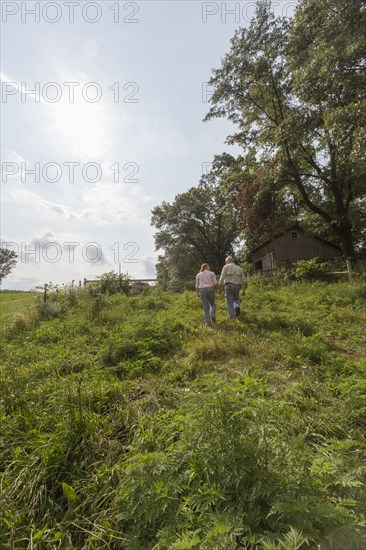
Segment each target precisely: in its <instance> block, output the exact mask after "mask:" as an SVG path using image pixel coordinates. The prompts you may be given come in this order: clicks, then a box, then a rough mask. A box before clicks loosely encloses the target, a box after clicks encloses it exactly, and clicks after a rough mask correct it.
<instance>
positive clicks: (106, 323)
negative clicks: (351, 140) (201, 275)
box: [0, 281, 366, 550]
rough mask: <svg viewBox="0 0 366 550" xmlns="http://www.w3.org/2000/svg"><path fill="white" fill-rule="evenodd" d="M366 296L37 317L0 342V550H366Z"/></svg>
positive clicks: (74, 304) (162, 300)
mask: <svg viewBox="0 0 366 550" xmlns="http://www.w3.org/2000/svg"><path fill="white" fill-rule="evenodd" d="M365 297H366V293H365V288H364V286H363V285H362V284H361V283H357V282H355V283H337V284H326V283H301V284H300V283H291V284H288V285H286V286H281V285H279V284H278V282H276V281H275V282H274V284H273V285H272V286H271V284H270V283H266V284H265V286H261V283H260V282H259V283H256V282H255V281H253V283H252V284H251V285H250V286H249V289H248V296H247V298H246V300H245V301H244V303H243V308H242V310H243V311H242V314H241V317H240V319H239V320H238V321H236V322H234V323H232V322H229V321H228V320H227V319H226V317H227V315H226V311H225V304H224V298H223V296H221V295H220V296H219V297H218V314H217V321H218V322H217V326H216V327H215V329H214V330H213V331H207V330H206V329H205V327H204V323H203V318H202V311H201V307H200V303H199V302H198V301H197V300H196V299H195V297H194V294H193V293H189V292H186V293H184V294H181V295H171V294H168V293H163V292H160V291H158V290H155V289H153V290H151V291H150V292H149V293H147V294H145V295H143V296H138V297H126V296H123V295H112V296H105V295H103V296H102V298H101V300H100V301H99V303H98V304H96V296H93V295H92V294H89V293H88V292H87V291H80V292H77V293H76V294H74V295H73V296H72V297H70V295H67V294H59V295H58V296H53V297H52V300H50V302H49V303H48V305H47V304H46V305H44V304H43V305H42V304H41V305H40V306H39V308H38V309H37V315H36V316H34V314H33V316H30V315H29V314H28V316H25V317H24V318H23V319H22V320H21V321H17V323H16V324H14V325H13V327H12V328H11V329H10V330H9V331H8V332H7V334H6V335H5V336H4V337H3V338H2V340H1V348H2V349H1V353H2V370H1V397H0V399H1V403H0V405H1V411H2V413H1V414H2V418H1V426H2V438H1V446H0V472H1V474H0V475H1V502H0V510H1V512H0V514H1V515H0V517H1V523H0V525H1V526H0V542H1V548H4V549H13V548H14V549H15V548H16V549H18V548H19V549H20V548H32V549H33V548H34V549H39V550H43V549H45V550H48V549H55V548H60V549H72V548H77V549H104V548H111V549H126V550H132V549H141V550H149V549H151V550H153V549H154V550H158V549H159V550H162V549H189V548H192V549H223V550H224V549H236V548H238V549H239V548H247V549H258V550H259V549H267V550H271V549H272V550H274V549H277V550H279V549H286V550H291V549H300V548H301V549H305V548H311V549H315V548H320V549H323V550H324V549H326V550H328V549H329V550H331V549H332V550H341V549H342V550H347V549H348V548H349V549H350V550H358V549H359V550H361V549H364V548H365V547H366V534H365V527H364V526H365V514H366V493H365V464H366V463H365V427H366V386H365V383H364V379H365V371H366V362H365V359H364V358H363V356H364V349H365V340H366V337H365V325H366V312H365V307H364V305H365V302H364V300H365Z"/></svg>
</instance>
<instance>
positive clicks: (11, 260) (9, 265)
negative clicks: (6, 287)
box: [0, 248, 18, 283]
mask: <svg viewBox="0 0 366 550" xmlns="http://www.w3.org/2000/svg"><path fill="white" fill-rule="evenodd" d="M17 257H18V255H17V254H16V253H15V252H14V250H9V249H7V248H0V283H1V281H2V280H3V279H5V277H7V276H8V275H9V274H10V273H11V271H12V270H13V269H14V267H15V265H16V263H17Z"/></svg>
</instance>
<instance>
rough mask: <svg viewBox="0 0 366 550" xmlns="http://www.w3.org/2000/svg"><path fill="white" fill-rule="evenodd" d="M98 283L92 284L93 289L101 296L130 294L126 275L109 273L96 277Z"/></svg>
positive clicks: (128, 280)
mask: <svg viewBox="0 0 366 550" xmlns="http://www.w3.org/2000/svg"><path fill="white" fill-rule="evenodd" d="M98 279H99V280H98V282H97V283H93V288H94V289H95V290H96V291H97V292H100V293H101V294H107V295H112V294H126V296H128V295H129V294H130V279H129V277H128V276H127V275H124V274H123V273H121V274H120V275H119V274H118V273H115V272H114V271H110V272H109V273H104V274H103V275H100V277H98Z"/></svg>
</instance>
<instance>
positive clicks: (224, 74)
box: [206, 0, 366, 257]
mask: <svg viewBox="0 0 366 550" xmlns="http://www.w3.org/2000/svg"><path fill="white" fill-rule="evenodd" d="M365 8H366V4H365V0H353V1H352V2H344V0H316V1H315V0H303V1H302V2H301V3H300V5H299V8H298V9H297V11H296V14H295V17H294V19H293V20H292V21H290V20H286V19H284V18H275V17H274V15H273V14H272V12H271V7H270V3H269V2H260V3H258V5H257V11H256V16H255V18H254V19H253V20H252V22H251V24H250V26H249V27H248V29H239V30H238V31H237V32H236V34H235V36H234V38H233V39H232V45H231V51H230V52H229V53H228V54H227V55H226V56H225V58H224V59H223V61H222V66H221V68H219V69H216V70H214V74H213V77H212V78H211V80H210V85H211V86H213V87H214V93H213V96H212V98H211V103H212V107H211V109H210V111H209V113H208V115H207V117H206V119H207V120H208V119H210V118H214V117H226V118H228V119H230V120H231V121H232V122H234V124H235V125H236V126H237V127H238V129H239V131H238V132H237V133H236V134H234V135H233V136H230V137H229V142H233V143H237V144H239V145H241V146H242V147H243V148H244V149H248V148H249V147H254V148H255V150H256V158H257V161H258V162H259V164H262V165H265V166H267V167H268V166H270V165H271V164H272V166H275V167H276V169H275V170H273V172H272V174H273V177H272V180H273V185H279V186H281V188H282V189H284V190H285V192H286V188H287V192H288V194H289V195H292V196H293V197H296V199H297V200H298V201H299V202H300V204H301V206H302V207H303V208H305V209H306V210H307V211H308V212H310V213H311V214H312V215H314V216H316V217H318V219H320V220H322V222H324V223H325V224H327V226H328V227H329V229H330V231H331V232H332V234H333V235H334V236H335V237H336V238H337V239H338V240H339V241H340V242H341V244H342V247H343V251H344V254H345V255H347V256H350V257H354V255H355V249H354V243H355V237H356V240H357V238H358V237H359V235H360V234H361V233H362V230H363V229H364V225H365V223H364V221H363V222H362V219H363V216H362V214H363V211H364V208H365V204H364V196H365V188H366V181H365V172H366V154H365V151H366V139H365V128H366V124H365V120H366V61H365V53H366V38H365V33H364V29H365V28H366V9H365ZM265 181H266V182H267V183H268V178H266V180H265ZM256 183H257V185H258V184H259V179H258V177H256ZM362 224H363V227H362Z"/></svg>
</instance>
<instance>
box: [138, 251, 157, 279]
mask: <svg viewBox="0 0 366 550" xmlns="http://www.w3.org/2000/svg"><path fill="white" fill-rule="evenodd" d="M141 263H142V265H143V266H144V269H145V275H146V277H147V278H148V279H155V277H156V267H155V264H156V260H154V258H153V257H152V256H146V257H145V258H142V259H141Z"/></svg>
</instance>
